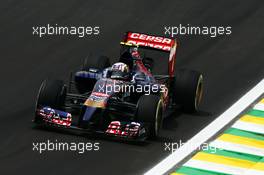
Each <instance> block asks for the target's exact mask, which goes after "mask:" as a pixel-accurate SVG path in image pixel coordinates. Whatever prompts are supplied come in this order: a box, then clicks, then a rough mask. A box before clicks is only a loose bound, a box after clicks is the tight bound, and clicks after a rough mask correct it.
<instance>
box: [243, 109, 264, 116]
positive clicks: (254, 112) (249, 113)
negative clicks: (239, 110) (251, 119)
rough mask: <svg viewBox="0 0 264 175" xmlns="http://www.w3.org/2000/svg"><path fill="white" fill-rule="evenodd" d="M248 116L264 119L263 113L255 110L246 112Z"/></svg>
mask: <svg viewBox="0 0 264 175" xmlns="http://www.w3.org/2000/svg"><path fill="white" fill-rule="evenodd" d="M247 114H248V115H252V116H255V117H260V118H264V111H259V110H255V109H251V110H249V111H248V112H247Z"/></svg>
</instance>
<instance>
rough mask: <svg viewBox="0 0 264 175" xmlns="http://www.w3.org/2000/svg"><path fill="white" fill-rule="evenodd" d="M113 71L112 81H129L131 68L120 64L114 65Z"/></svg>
mask: <svg viewBox="0 0 264 175" xmlns="http://www.w3.org/2000/svg"><path fill="white" fill-rule="evenodd" d="M111 71H112V74H111V78H112V79H120V80H127V79H128V78H129V68H128V66H127V65H126V64H125V63H121V62H118V63H115V64H113V65H112V68H111Z"/></svg>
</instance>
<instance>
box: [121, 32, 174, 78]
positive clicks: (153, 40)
mask: <svg viewBox="0 0 264 175" xmlns="http://www.w3.org/2000/svg"><path fill="white" fill-rule="evenodd" d="M122 42H123V43H126V44H127V45H131V46H133V45H136V46H138V47H144V48H146V49H155V50H160V51H163V52H167V53H169V56H168V59H169V63H168V74H169V76H170V77H173V76H174V69H175V60H176V48H177V41H176V39H173V38H166V37H161V36H153V35H148V34H143V33H137V32H126V33H125V36H124V40H123V41H122Z"/></svg>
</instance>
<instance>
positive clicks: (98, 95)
mask: <svg viewBox="0 0 264 175" xmlns="http://www.w3.org/2000/svg"><path fill="white" fill-rule="evenodd" d="M176 48H177V42H176V40H175V39H172V38H165V37H160V36H152V35H147V34H142V33H136V32H127V33H125V35H124V39H123V40H122V42H121V52H120V58H119V61H118V62H117V63H115V64H112V65H111V64H110V60H109V58H108V57H105V56H99V57H88V58H87V59H85V61H84V64H83V65H82V68H81V70H79V71H77V72H75V73H74V74H71V78H70V81H69V84H68V85H66V84H65V83H64V82H63V81H61V80H45V81H43V82H42V84H41V86H40V89H39V93H38V96H37V100H36V112H35V118H34V122H35V123H37V124H38V125H41V126H43V125H44V126H52V127H55V128H64V129H69V130H79V131H83V132H85V133H92V134H99V135H105V136H112V137H115V138H125V139H132V140H145V139H146V138H155V137H157V136H158V135H159V132H160V128H161V126H162V121H163V119H164V117H165V116H166V115H165V114H166V112H167V111H169V110H170V111H171V110H172V111H173V110H176V109H182V110H183V111H186V112H195V111H197V110H198V107H199V104H200V101H201V98H202V92H203V76H202V74H201V73H199V72H197V71H192V70H186V69H180V70H176V71H175V59H176ZM144 49H145V50H148V51H151V52H152V51H158V52H160V53H163V54H164V55H165V56H166V57H165V58H163V60H164V62H167V64H166V65H167V66H166V68H161V67H159V69H164V70H165V69H166V72H167V73H166V74H164V75H163V74H162V75H161V74H154V73H153V67H154V65H158V66H159V63H157V62H155V58H150V57H146V56H145V55H144V53H143V52H142V50H144Z"/></svg>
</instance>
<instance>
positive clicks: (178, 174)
mask: <svg viewBox="0 0 264 175" xmlns="http://www.w3.org/2000/svg"><path fill="white" fill-rule="evenodd" d="M170 175H184V174H181V173H175V172H174V173H171V174H170Z"/></svg>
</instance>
